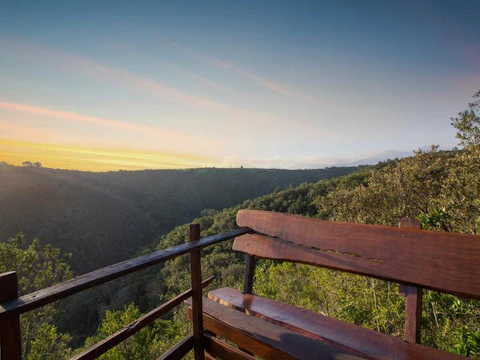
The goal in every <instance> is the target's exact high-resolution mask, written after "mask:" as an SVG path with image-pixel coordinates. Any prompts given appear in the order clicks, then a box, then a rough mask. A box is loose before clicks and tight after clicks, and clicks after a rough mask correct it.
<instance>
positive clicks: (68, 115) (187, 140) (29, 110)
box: [0, 99, 220, 147]
mask: <svg viewBox="0 0 480 360" xmlns="http://www.w3.org/2000/svg"><path fill="white" fill-rule="evenodd" d="M0 109H2V110H7V111H15V112H21V113H26V114H32V115H35V116H42V117H47V118H50V119H51V118H54V119H59V120H62V121H70V122H76V123H85V124H91V125H95V126H100V127H105V128H110V129H114V130H117V131H124V132H129V133H131V132H134V133H139V134H141V135H143V136H148V137H151V136H154V137H156V138H158V139H161V140H162V141H163V142H164V143H165V144H169V145H170V146H173V145H175V144H176V146H177V147H185V146H186V144H188V145H192V144H193V145H199V144H201V143H204V142H205V141H207V140H208V142H209V143H210V144H216V145H220V143H219V142H218V141H216V140H214V139H206V138H204V137H201V138H200V137H195V136H189V135H185V134H181V133H177V132H172V131H167V130H163V129H160V128H156V127H153V126H147V125H141V124H135V123H129V122H121V121H117V120H111V119H103V118H99V117H96V116H89V115H82V114H75V113H72V112H67V111H60V110H52V109H47V108H44V107H39V106H31V105H27V104H18V103H11V102H6V101H2V100H1V99H0Z"/></svg>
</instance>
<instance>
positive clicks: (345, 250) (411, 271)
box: [233, 210, 480, 299]
mask: <svg viewBox="0 0 480 360" xmlns="http://www.w3.org/2000/svg"><path fill="white" fill-rule="evenodd" d="M237 223H238V224H239V225H240V226H248V227H250V228H252V229H253V230H254V231H256V232H259V233H261V234H265V235H268V236H260V235H244V236H241V237H237V238H236V239H235V242H234V245H233V248H234V250H238V251H243V252H246V253H248V254H250V255H255V256H259V257H264V258H271V259H280V260H288V261H295V262H303V263H306V264H312V265H317V266H324V267H328V268H332V269H338V270H342V271H348V272H352V273H357V274H362V275H368V276H373V277H377V278H380V279H386V280H391V281H396V282H402V283H406V284H408V285H417V286H420V287H426V288H429V289H433V290H438V291H441V292H446V293H451V294H455V295H459V296H463V297H471V298H476V299H480V267H479V266H478V264H479V263H480V236H476V235H465V234H454V233H445V232H436V231H426V230H418V229H400V228H394V227H388V226H376V225H362V224H348V223H339V222H330V221H323V220H318V219H310V218H304V217H300V216H295V215H287V214H281V213H274V212H265V211H256V210H240V211H239V212H238V214H237Z"/></svg>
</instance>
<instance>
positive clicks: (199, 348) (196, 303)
mask: <svg viewBox="0 0 480 360" xmlns="http://www.w3.org/2000/svg"><path fill="white" fill-rule="evenodd" d="M199 239H200V225H199V224H190V243H191V244H192V243H193V244H194V243H196V242H197V241H198V240H199ZM190 278H191V284H192V323H193V348H194V350H195V360H203V359H204V357H205V354H204V346H203V314H202V266H201V253H200V250H193V251H192V252H191V253H190Z"/></svg>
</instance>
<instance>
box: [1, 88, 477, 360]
mask: <svg viewBox="0 0 480 360" xmlns="http://www.w3.org/2000/svg"><path fill="white" fill-rule="evenodd" d="M479 116H480V92H479V93H477V94H475V96H474V102H472V103H470V104H469V105H468V108H467V109H466V110H464V111H462V112H460V113H459V114H458V116H457V117H454V118H452V120H451V123H452V126H453V127H454V128H455V129H456V131H457V139H458V140H459V148H457V149H453V150H451V151H441V150H439V148H438V146H435V145H433V146H432V147H431V148H430V149H429V150H419V151H416V153H415V155H414V156H412V157H409V158H406V159H402V160H398V159H396V160H390V161H385V162H382V163H379V164H377V165H375V166H369V167H362V168H359V169H357V171H354V172H351V173H348V174H346V175H341V176H336V177H333V178H328V179H322V180H319V181H316V182H310V183H301V184H299V185H297V186H291V187H288V188H286V189H283V190H281V189H277V190H275V191H273V192H270V193H268V194H264V195H261V196H258V197H254V196H252V198H251V199H248V200H244V201H243V202H241V201H242V200H240V201H239V204H238V205H234V206H230V207H228V205H227V206H226V208H225V209H223V210H219V209H218V208H214V207H205V209H204V210H203V211H202V212H201V214H200V216H197V217H195V218H193V219H188V220H186V221H185V224H184V225H179V226H176V227H175V228H174V229H173V230H172V231H170V232H168V233H164V234H163V235H160V236H159V237H158V238H157V239H156V241H155V243H153V244H150V245H149V246H147V247H144V248H143V249H142V250H140V251H139V252H137V254H140V253H147V252H150V251H152V250H154V249H165V248H168V247H171V246H174V245H177V244H180V243H184V242H186V241H188V224H187V222H193V223H199V224H200V226H201V229H202V233H201V235H202V236H208V235H212V234H216V233H220V232H224V231H227V230H231V229H233V228H235V215H236V212H237V211H238V210H239V209H259V210H269V211H277V212H285V213H290V214H300V215H303V216H308V217H315V218H320V219H325V220H334V221H346V222H355V223H364V224H381V225H390V226H397V225H398V221H399V220H400V219H401V218H402V217H405V216H409V217H414V218H416V219H418V220H419V221H420V223H421V224H422V227H423V229H425V230H439V231H451V232H460V233H468V234H480V176H479V166H478V164H479V163H480V117H479ZM29 170H30V169H29ZM33 170H35V171H36V170H39V169H33ZM238 171H241V170H238ZM194 216H195V215H194ZM0 259H1V260H0V272H4V271H7V270H12V269H15V270H17V271H18V273H19V275H20V276H21V283H20V284H21V292H22V293H27V292H29V291H32V290H33V289H37V288H42V287H45V286H48V285H50V284H53V283H56V282H59V281H62V280H65V279H68V278H71V277H72V276H73V275H72V271H71V270H70V265H69V261H70V260H69V258H68V255H65V254H64V251H63V250H60V249H58V248H57V247H54V246H50V245H45V243H40V242H39V241H38V240H34V241H29V240H28V239H25V237H24V236H22V235H18V236H13V237H11V238H10V239H9V240H7V241H4V242H2V243H0ZM243 261H244V258H243V254H238V253H234V252H233V251H231V242H227V243H222V244H219V245H216V246H213V247H209V248H207V249H205V250H204V251H203V252H202V270H203V272H204V274H203V275H204V276H210V275H214V276H215V281H214V283H213V284H212V285H210V288H216V287H220V286H231V287H238V288H240V286H241V283H242V280H243V268H244V263H243ZM188 269H189V267H188V257H186V256H184V257H180V258H176V259H174V260H171V261H169V262H167V263H165V264H164V265H162V266H157V267H155V268H153V269H149V270H145V271H142V272H139V273H137V274H135V275H131V276H128V277H126V278H123V279H119V280H116V281H113V282H111V283H108V284H106V285H103V286H101V287H98V288H96V289H93V290H88V291H85V292H84V293H82V294H79V295H77V296H73V297H72V298H70V299H67V300H65V301H62V302H60V303H59V304H56V305H55V306H53V305H52V306H49V307H47V308H43V309H41V310H40V311H36V312H32V313H29V314H27V315H25V316H23V317H22V319H21V321H22V328H23V335H24V339H23V355H24V358H26V359H44V358H45V357H44V354H47V353H48V354H49V355H48V356H51V358H52V359H53V358H55V359H60V358H66V357H68V356H70V355H72V354H73V353H75V352H78V351H80V350H81V349H82V348H85V347H86V346H88V345H89V344H93V343H94V342H96V341H99V340H100V339H102V338H104V337H105V336H107V335H108V334H111V333H113V332H114V331H116V330H117V329H119V328H120V327H121V326H122V325H124V324H127V323H128V322H130V321H132V320H134V319H135V318H137V317H138V316H139V315H140V314H142V313H144V312H146V311H148V310H149V309H152V308H153V307H154V306H156V305H158V304H160V303H162V302H163V301H165V300H166V299H169V298H171V297H172V295H173V294H178V293H180V292H181V291H184V290H185V289H187V288H188V287H189V281H190V275H189V270H188ZM254 292H255V293H257V294H259V295H263V296H266V297H269V298H273V299H276V300H280V301H283V302H286V303H290V304H294V305H298V306H301V307H304V308H308V309H311V310H314V311H318V312H320V313H322V314H326V315H328V316H332V317H335V318H338V319H342V320H345V321H348V322H351V323H355V324H359V325H362V326H365V327H367V328H371V329H375V330H377V331H381V332H384V333H388V334H392V335H395V336H402V334H403V323H404V312H403V309H404V306H405V299H404V298H403V297H402V296H400V295H399V294H398V285H397V284H394V283H390V282H386V281H382V280H377V279H373V278H368V277H363V276H357V275H351V274H345V273H339V272H335V271H332V270H327V269H321V268H315V267H310V266H307V265H300V264H291V263H282V262H276V261H269V260H262V261H260V263H259V265H258V266H257V268H256V272H255V283H254ZM374 299H375V301H374ZM80 308H81V309H83V310H79V309H80ZM92 309H95V311H92ZM71 324H75V325H76V326H75V329H74V328H72V327H71ZM188 331H189V323H188V321H187V319H186V315H185V309H183V308H182V309H178V310H177V311H175V312H173V313H170V314H169V315H168V316H167V317H165V318H164V319H162V320H159V321H157V322H155V324H154V325H153V326H151V327H147V328H145V329H143V330H142V331H140V332H139V333H138V334H137V335H136V336H134V337H132V338H130V339H128V340H127V341H125V342H124V343H122V344H121V345H119V346H117V347H116V348H115V349H112V350H111V351H109V352H108V353H106V354H105V355H103V357H102V358H104V359H144V358H151V357H155V356H158V355H159V354H160V353H161V352H163V351H165V349H167V348H169V347H170V346H171V345H172V344H173V343H175V342H176V341H178V340H179V339H180V338H181V337H182V336H183V335H184V334H186V333H187V332H188ZM422 342H423V343H424V344H427V345H431V346H434V347H437V348H440V349H443V350H446V351H450V352H454V353H457V354H461V355H465V356H470V357H472V358H476V359H480V301H478V300H467V299H462V298H460V297H456V296H452V295H446V294H442V293H438V292H434V291H425V295H424V302H423V311H422Z"/></svg>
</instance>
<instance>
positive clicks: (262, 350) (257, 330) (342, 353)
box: [189, 295, 371, 360]
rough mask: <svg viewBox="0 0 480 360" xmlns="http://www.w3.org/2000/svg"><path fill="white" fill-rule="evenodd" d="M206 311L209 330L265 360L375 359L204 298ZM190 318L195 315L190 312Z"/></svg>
mask: <svg viewBox="0 0 480 360" xmlns="http://www.w3.org/2000/svg"><path fill="white" fill-rule="evenodd" d="M246 296H252V295H246ZM203 311H204V316H203V321H204V327H205V329H206V330H208V331H211V332H213V333H214V334H217V335H219V336H220V337H222V338H224V339H226V340H229V341H232V342H233V343H235V344H236V345H238V346H239V347H241V348H243V349H246V350H247V351H249V352H251V353H252V354H255V355H258V356H260V357H262V358H264V359H275V360H284V359H288V360H290V359H308V360H310V359H312V354H315V358H317V359H325V360H333V359H335V360H347V359H348V360H359V359H371V358H368V357H365V356H359V355H357V354H356V353H355V352H354V351H352V350H349V349H339V348H337V347H334V346H331V345H330V344H326V343H322V342H319V341H315V340H313V339H311V338H308V337H306V336H303V335H302V334H298V333H296V332H293V331H291V330H289V329H286V328H283V327H281V326H278V325H275V324H272V323H269V322H266V321H263V320H261V319H258V318H256V317H252V316H248V315H246V314H244V313H242V312H240V311H237V310H234V309H231V308H229V307H227V306H223V305H220V304H217V303H216V302H214V301H212V300H210V299H204V301H203ZM189 316H191V310H190V309H189Z"/></svg>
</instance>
